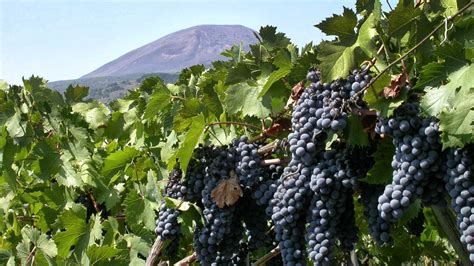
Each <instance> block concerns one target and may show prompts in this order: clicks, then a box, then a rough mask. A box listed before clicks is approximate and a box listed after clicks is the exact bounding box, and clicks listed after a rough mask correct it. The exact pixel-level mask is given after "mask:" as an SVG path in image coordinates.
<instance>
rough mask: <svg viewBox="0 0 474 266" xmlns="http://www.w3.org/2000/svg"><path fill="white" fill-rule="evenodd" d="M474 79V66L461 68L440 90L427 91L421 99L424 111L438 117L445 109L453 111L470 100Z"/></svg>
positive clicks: (452, 74)
mask: <svg viewBox="0 0 474 266" xmlns="http://www.w3.org/2000/svg"><path fill="white" fill-rule="evenodd" d="M472 77H474V65H472V64H469V65H465V66H463V67H461V68H459V69H458V70H457V71H454V72H453V73H451V74H450V75H449V76H448V79H449V82H448V83H447V84H445V85H441V86H439V87H438V88H431V89H427V92H426V94H425V95H424V96H423V98H422V99H421V101H420V103H421V108H422V110H423V111H424V112H425V113H426V114H428V115H431V116H437V115H438V114H439V113H440V112H441V111H442V110H443V109H444V108H447V109H452V108H454V107H456V106H457V105H459V104H460V103H462V102H464V101H465V99H466V98H469V96H468V95H469V94H470V93H471V89H472V88H473V87H474V84H473V83H472Z"/></svg>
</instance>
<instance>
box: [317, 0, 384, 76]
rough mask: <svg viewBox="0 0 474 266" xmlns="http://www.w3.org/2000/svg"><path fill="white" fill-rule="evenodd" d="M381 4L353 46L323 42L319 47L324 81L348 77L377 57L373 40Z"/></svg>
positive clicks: (367, 21) (360, 31)
mask: <svg viewBox="0 0 474 266" xmlns="http://www.w3.org/2000/svg"><path fill="white" fill-rule="evenodd" d="M380 16H381V7H380V2H379V1H377V2H376V8H374V12H373V13H371V14H370V15H369V16H368V17H367V18H366V19H365V21H364V22H363V23H362V24H361V26H360V28H359V30H358V32H357V37H356V38H354V39H355V41H354V42H353V43H352V45H347V44H346V43H342V42H321V44H320V45H319V46H318V50H319V56H318V59H319V60H320V61H321V64H320V69H321V74H322V79H323V81H326V82H327V81H331V80H335V79H337V78H340V77H343V76H346V75H347V74H349V73H350V71H351V70H352V69H353V68H355V67H356V66H357V64H358V63H359V62H362V61H363V60H364V59H366V58H367V57H371V56H373V55H375V53H376V48H375V46H374V44H373V42H372V40H373V39H374V38H375V37H376V36H377V30H376V26H377V25H378V24H379V22H380Z"/></svg>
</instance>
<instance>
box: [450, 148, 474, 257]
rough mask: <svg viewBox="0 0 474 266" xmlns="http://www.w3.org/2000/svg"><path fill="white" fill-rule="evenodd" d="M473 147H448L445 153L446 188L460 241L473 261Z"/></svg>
mask: <svg viewBox="0 0 474 266" xmlns="http://www.w3.org/2000/svg"><path fill="white" fill-rule="evenodd" d="M473 158H474V149H473V146H472V145H468V146H465V147H464V148H462V149H450V150H449V151H448V154H447V161H446V165H447V172H446V176H445V177H446V190H447V191H448V194H449V196H450V198H451V206H452V207H453V209H454V212H455V213H456V216H457V226H458V230H459V232H460V233H461V242H462V243H464V244H465V245H466V246H467V251H468V252H469V259H470V260H471V262H472V263H474V176H473V171H474V169H473Z"/></svg>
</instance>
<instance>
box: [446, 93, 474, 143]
mask: <svg viewBox="0 0 474 266" xmlns="http://www.w3.org/2000/svg"><path fill="white" fill-rule="evenodd" d="M439 119H440V122H439V126H440V130H441V141H442V143H443V148H448V147H463V146H464V145H466V144H468V143H471V142H472V141H473V140H474V90H471V93H470V94H469V95H468V96H467V97H466V98H464V99H463V101H462V102H461V103H460V104H459V105H457V106H456V107H454V108H452V109H450V110H443V111H441V113H440V114H439Z"/></svg>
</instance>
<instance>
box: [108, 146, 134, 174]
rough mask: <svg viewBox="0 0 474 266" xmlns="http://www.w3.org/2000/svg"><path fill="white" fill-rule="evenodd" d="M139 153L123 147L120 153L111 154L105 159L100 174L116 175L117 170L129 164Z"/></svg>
mask: <svg viewBox="0 0 474 266" xmlns="http://www.w3.org/2000/svg"><path fill="white" fill-rule="evenodd" d="M139 153H140V152H139V151H138V150H137V149H135V148H132V147H125V148H124V149H123V150H121V151H116V152H114V153H111V154H110V155H109V156H107V158H105V161H104V166H103V167H102V174H103V175H109V174H113V173H116V172H117V171H118V170H119V169H121V168H123V167H125V166H126V165H127V164H129V163H130V162H131V161H132V160H133V158H135V156H137V155H138V154H139Z"/></svg>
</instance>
